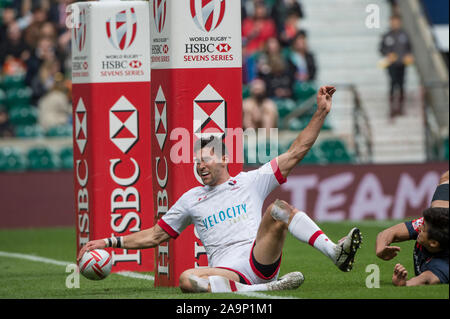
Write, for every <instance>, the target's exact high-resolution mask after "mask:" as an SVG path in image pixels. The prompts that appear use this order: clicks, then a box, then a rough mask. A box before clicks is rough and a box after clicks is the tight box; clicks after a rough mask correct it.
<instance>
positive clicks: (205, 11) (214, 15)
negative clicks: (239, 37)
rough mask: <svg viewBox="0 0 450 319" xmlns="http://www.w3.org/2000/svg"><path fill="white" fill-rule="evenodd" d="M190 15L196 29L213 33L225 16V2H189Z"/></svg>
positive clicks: (193, 0)
mask: <svg viewBox="0 0 450 319" xmlns="http://www.w3.org/2000/svg"><path fill="white" fill-rule="evenodd" d="M190 1H191V14H192V18H193V19H194V22H195V24H196V25H197V27H198V28H199V29H200V30H202V31H206V32H211V31H214V30H215V29H216V28H217V27H218V26H219V25H220V24H221V23H222V20H223V17H224V16H225V0H190Z"/></svg>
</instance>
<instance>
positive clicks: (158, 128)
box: [155, 86, 167, 151]
mask: <svg viewBox="0 0 450 319" xmlns="http://www.w3.org/2000/svg"><path fill="white" fill-rule="evenodd" d="M155 136H156V139H157V140H158V144H159V147H160V149H161V151H162V150H163V148H164V144H165V143H166V138H167V101H166V97H165V96H164V92H163V90H162V87H161V86H160V87H159V89H158V93H157V94H156V99H155Z"/></svg>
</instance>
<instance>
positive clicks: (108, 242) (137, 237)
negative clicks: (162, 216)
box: [77, 225, 171, 261]
mask: <svg viewBox="0 0 450 319" xmlns="http://www.w3.org/2000/svg"><path fill="white" fill-rule="evenodd" d="M170 238H171V237H170V235H169V234H168V233H166V232H165V231H164V230H163V229H162V228H161V227H160V226H159V225H155V226H153V227H151V228H148V229H145V230H142V231H140V232H137V233H133V234H130V235H127V236H123V237H119V238H115V237H112V238H105V239H98V240H93V241H90V242H88V243H87V244H86V245H84V246H83V247H82V248H81V250H80V252H79V253H78V257H77V261H79V260H80V259H81V257H83V254H84V253H85V252H86V251H89V250H93V249H103V248H106V247H117V248H125V249H145V248H153V247H156V246H158V245H159V244H160V243H163V242H165V241H167V240H169V239H170Z"/></svg>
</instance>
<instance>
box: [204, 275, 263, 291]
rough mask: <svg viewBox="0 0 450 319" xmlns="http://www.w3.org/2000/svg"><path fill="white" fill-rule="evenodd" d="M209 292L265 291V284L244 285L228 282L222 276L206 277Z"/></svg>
mask: <svg viewBox="0 0 450 319" xmlns="http://www.w3.org/2000/svg"><path fill="white" fill-rule="evenodd" d="M208 279H209V284H210V287H211V292H213V293H219V292H235V291H267V290H268V289H269V288H268V285H267V284H257V285H244V284H241V283H239V282H236V281H233V280H229V279H227V278H225V277H222V276H210V277H208Z"/></svg>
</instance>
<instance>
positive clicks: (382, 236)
mask: <svg viewBox="0 0 450 319" xmlns="http://www.w3.org/2000/svg"><path fill="white" fill-rule="evenodd" d="M409 239H410V235H409V232H408V229H407V228H406V225H405V223H400V224H397V225H394V226H392V227H389V228H387V229H385V230H383V231H382V232H380V233H379V234H378V235H377V240H376V244H375V254H376V255H377V257H378V258H381V259H383V260H391V259H392V258H394V257H395V256H397V254H398V252H399V251H400V247H398V246H391V244H392V243H398V242H402V241H405V240H409Z"/></svg>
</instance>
